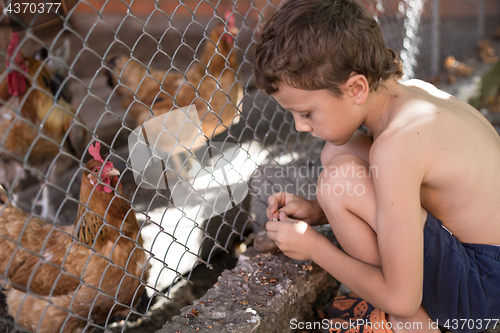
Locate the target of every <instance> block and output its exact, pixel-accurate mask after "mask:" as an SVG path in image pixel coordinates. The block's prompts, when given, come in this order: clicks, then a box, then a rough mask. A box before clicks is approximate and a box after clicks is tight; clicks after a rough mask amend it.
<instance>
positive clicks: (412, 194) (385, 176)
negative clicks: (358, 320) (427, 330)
mask: <svg viewBox="0 0 500 333" xmlns="http://www.w3.org/2000/svg"><path fill="white" fill-rule="evenodd" d="M379 140H382V139H381V138H379ZM386 141H388V140H386ZM403 143H408V140H405V139H404V138H403V139H401V138H399V140H394V139H393V140H390V142H386V143H385V144H384V143H383V142H382V141H381V142H375V143H374V145H373V147H372V150H371V152H370V162H371V164H372V176H373V181H374V185H375V191H376V200H377V230H376V232H377V240H378V245H379V251H380V256H381V261H382V267H377V266H373V265H370V264H367V263H364V262H362V261H360V260H357V259H355V258H353V257H350V256H349V255H347V254H346V253H344V252H342V251H341V250H339V249H338V248H337V247H335V246H334V245H333V244H332V243H331V242H330V241H329V240H328V239H327V238H326V237H324V236H322V235H321V234H319V233H317V232H315V231H313V230H314V229H312V228H310V227H309V228H307V227H306V226H303V225H301V224H300V222H299V224H298V227H297V226H293V224H292V223H287V224H282V225H281V226H279V223H280V222H274V224H271V225H270V227H271V228H272V229H274V228H279V229H282V231H283V232H282V234H281V235H278V234H280V232H278V233H277V234H273V235H272V237H279V239H278V245H280V240H281V241H282V242H283V243H287V242H289V244H288V245H287V246H283V247H284V248H282V247H281V246H280V248H281V250H282V251H283V252H284V253H285V254H287V247H288V249H289V251H290V252H296V253H298V252H299V251H301V249H303V250H304V251H307V252H309V258H310V259H312V260H313V261H314V262H316V263H317V264H318V265H320V266H321V267H323V268H324V269H326V270H327V271H328V272H329V273H330V274H332V275H333V276H334V277H335V278H336V279H338V280H339V281H340V282H342V283H343V284H345V285H346V286H347V287H348V288H350V289H351V290H353V291H354V292H356V293H357V294H358V295H359V296H360V297H362V298H364V299H365V300H366V301H368V302H370V303H373V304H374V305H375V306H377V307H379V308H381V310H383V311H385V312H387V313H390V314H393V315H395V316H399V317H411V316H412V315H413V314H414V313H415V312H416V311H417V309H418V308H419V306H420V304H421V300H422V283H423V226H422V217H421V205H420V186H421V183H422V179H423V176H424V173H425V172H424V170H423V169H424V168H423V167H421V166H422V164H423V163H422V161H420V160H419V159H420V158H421V156H422V155H421V154H420V152H419V151H417V150H419V149H412V148H411V147H409V146H411V145H406V144H403ZM281 223H282V222H281ZM268 229H269V226H268ZM311 229H312V230H311ZM297 230H298V232H299V233H300V237H293V236H292V234H293V233H294V232H297ZM301 237H302V239H300V238H301ZM301 259H304V258H301Z"/></svg>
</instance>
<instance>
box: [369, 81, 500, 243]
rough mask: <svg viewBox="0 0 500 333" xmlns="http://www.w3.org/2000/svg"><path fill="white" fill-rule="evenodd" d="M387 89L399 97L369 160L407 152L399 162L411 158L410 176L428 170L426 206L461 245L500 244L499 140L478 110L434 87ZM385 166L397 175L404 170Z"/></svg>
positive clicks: (407, 85) (413, 84) (418, 83)
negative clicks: (417, 170)
mask: <svg viewBox="0 0 500 333" xmlns="http://www.w3.org/2000/svg"><path fill="white" fill-rule="evenodd" d="M387 84H390V86H389V87H388V88H389V89H390V90H391V91H394V93H395V94H397V95H398V98H395V99H394V105H393V108H391V110H392V111H390V115H389V116H388V118H387V121H386V122H385V123H384V125H383V126H382V127H381V131H380V132H379V133H375V138H374V139H375V140H374V143H373V148H374V149H371V151H370V160H373V159H374V158H375V159H378V158H382V159H383V158H384V155H387V154H388V152H391V151H394V150H395V149H399V152H401V153H404V156H401V157H400V158H402V159H406V158H411V159H412V163H411V164H410V166H411V168H410V169H408V170H406V171H405V172H406V173H407V174H408V175H410V174H411V173H412V172H414V171H415V170H416V169H417V168H423V170H424V178H423V180H422V184H421V188H420V200H421V205H422V207H424V208H425V209H426V210H427V211H428V212H430V213H431V214H432V215H434V216H435V217H436V218H438V219H439V220H441V221H442V223H443V225H444V226H445V227H446V228H447V229H449V230H450V231H451V232H452V233H453V235H455V237H457V239H458V240H460V241H461V242H462V243H479V244H492V245H500V223H499V219H500V205H499V201H500V137H499V136H498V134H497V132H496V131H495V129H494V128H493V126H491V124H490V123H489V122H488V121H487V120H486V118H484V117H483V116H482V115H481V114H480V113H479V112H478V111H477V110H476V109H474V108H472V107H471V106H470V105H468V104H466V103H464V102H462V101H460V100H458V99H457V98H455V97H452V96H450V95H448V94H446V93H444V92H442V91H440V90H438V89H437V88H435V87H434V86H432V85H431V84H428V83H425V82H422V81H419V80H410V81H407V82H406V83H404V84H401V83H397V82H394V81H393V82H392V83H389V82H388V83H387ZM396 147H398V148H396ZM377 152H379V153H377ZM376 154H381V155H382V156H380V157H379V156H376ZM389 154H390V153H389ZM415 161H417V162H418V163H417V164H415V163H414V162H415ZM387 167H388V168H390V170H387V172H396V170H397V169H398V168H400V167H401V166H399V165H391V164H387ZM393 169H394V170H393ZM379 171H381V170H380V169H379ZM374 181H375V182H376V180H374ZM377 184H379V185H380V186H384V184H383V183H377V182H376V185H377Z"/></svg>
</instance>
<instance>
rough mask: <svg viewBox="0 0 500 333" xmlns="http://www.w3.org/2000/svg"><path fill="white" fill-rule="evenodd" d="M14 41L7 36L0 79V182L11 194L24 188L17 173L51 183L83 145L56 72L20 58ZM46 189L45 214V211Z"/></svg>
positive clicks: (77, 120) (81, 132)
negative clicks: (5, 63)
mask: <svg viewBox="0 0 500 333" xmlns="http://www.w3.org/2000/svg"><path fill="white" fill-rule="evenodd" d="M19 42H20V40H19V35H18V34H17V33H14V34H12V39H11V42H10V45H9V48H8V50H7V67H6V71H5V73H4V74H3V78H2V81H1V82H0V98H1V101H0V162H1V168H0V182H1V183H3V184H6V185H9V187H10V188H11V189H12V190H13V191H14V192H15V193H17V192H18V191H19V190H20V189H21V188H22V187H24V184H22V182H20V179H19V173H20V172H24V171H26V170H31V171H35V174H37V176H38V177H39V178H40V179H41V178H45V179H47V180H48V181H49V182H51V183H55V182H56V177H60V176H61V174H62V173H63V172H64V171H66V170H67V169H68V168H69V167H70V166H71V164H72V163H73V162H74V161H77V160H78V159H79V158H80V157H81V156H82V154H83V152H84V151H85V146H86V144H87V140H86V137H87V132H86V130H85V128H84V126H83V122H82V120H81V119H80V118H79V117H78V116H77V115H75V114H74V111H73V109H72V107H71V105H70V104H69V101H68V100H67V98H68V97H67V96H66V94H64V89H63V88H64V87H61V85H60V82H58V81H57V80H56V73H55V72H54V71H53V70H51V68H49V66H46V65H45V64H44V63H43V62H42V61H40V60H36V59H34V58H30V57H25V56H23V55H22V54H21V52H20V45H19ZM71 155H73V156H75V157H76V158H71V157H70V156H71ZM49 163H50V164H51V165H50V171H49V174H48V175H45V174H46V173H47V169H49ZM46 189H47V187H45V188H44V192H43V207H42V216H45V217H46V216H48V215H49V205H48V192H47V190H46Z"/></svg>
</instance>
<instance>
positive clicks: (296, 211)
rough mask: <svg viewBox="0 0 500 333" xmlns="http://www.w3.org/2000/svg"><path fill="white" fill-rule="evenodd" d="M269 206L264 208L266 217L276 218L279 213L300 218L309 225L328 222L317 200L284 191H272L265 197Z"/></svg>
mask: <svg viewBox="0 0 500 333" xmlns="http://www.w3.org/2000/svg"><path fill="white" fill-rule="evenodd" d="M267 201H268V202H269V206H268V207H267V209H266V214H267V217H268V218H269V219H270V220H272V219H278V218H279V213H280V212H282V213H284V214H285V215H286V216H290V217H292V218H294V219H297V220H302V221H304V222H307V223H308V224H310V225H318V224H325V223H328V221H327V220H326V217H325V214H324V213H323V210H322V209H321V207H320V206H319V204H318V201H317V200H314V201H311V200H307V199H304V198H301V197H298V196H296V195H293V194H290V193H286V192H276V193H273V194H272V195H271V196H269V198H268V199H267Z"/></svg>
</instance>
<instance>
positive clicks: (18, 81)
mask: <svg viewBox="0 0 500 333" xmlns="http://www.w3.org/2000/svg"><path fill="white" fill-rule="evenodd" d="M18 46H19V35H18V34H17V33H13V34H12V38H11V40H10V44H9V47H8V48H7V59H6V60H7V67H9V65H10V59H11V58H12V56H13V55H14V51H15V50H16V48H17V47H18ZM14 63H15V64H16V65H17V66H19V67H20V68H21V69H22V70H23V71H25V72H28V67H27V66H26V64H25V63H24V61H23V58H22V56H21V52H17V54H16V58H15V59H14ZM7 82H8V84H9V94H10V95H13V96H17V95H20V94H22V93H23V92H24V91H25V90H26V81H25V77H24V75H22V74H21V73H19V72H18V71H15V70H14V71H12V72H10V73H9V74H7Z"/></svg>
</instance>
